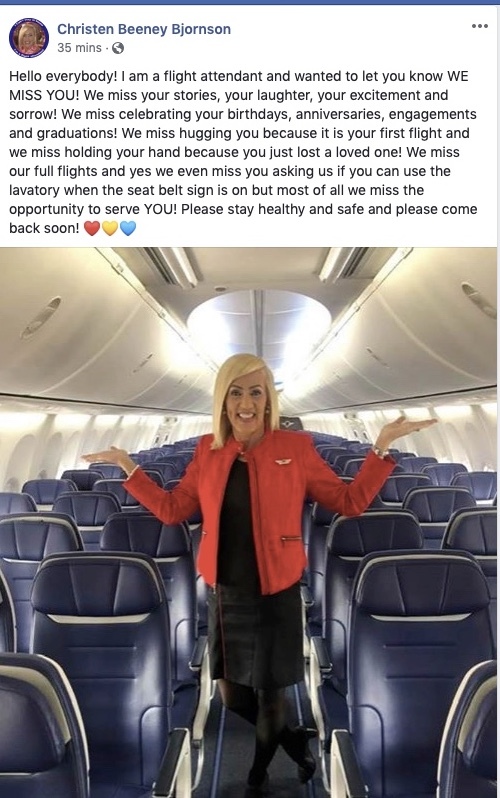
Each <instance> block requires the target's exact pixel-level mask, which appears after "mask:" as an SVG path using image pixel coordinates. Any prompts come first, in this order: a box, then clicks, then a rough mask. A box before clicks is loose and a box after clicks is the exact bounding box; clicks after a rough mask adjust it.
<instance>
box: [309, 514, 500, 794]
mask: <svg viewBox="0 0 500 798" xmlns="http://www.w3.org/2000/svg"><path fill="white" fill-rule="evenodd" d="M349 520H351V519H349ZM349 537H351V536H348V535H347V534H346V536H345V542H346V544H347V542H348V538H349ZM342 559H343V562H342V563H337V573H336V574H335V577H336V579H337V582H339V581H341V580H342V579H344V581H347V580H348V579H349V577H348V575H347V571H348V570H349V569H350V571H351V576H350V582H351V591H350V595H349V597H347V596H346V595H345V593H344V596H343V601H344V603H345V602H346V601H347V602H348V607H349V609H348V611H347V617H346V621H345V623H346V628H345V629H342V624H341V623H340V622H339V621H338V620H337V619H333V618H328V617H325V627H324V634H323V636H321V637H315V638H312V640H311V649H310V673H309V691H310V697H311V703H312V708H313V716H314V719H315V722H316V725H317V728H318V731H319V741H320V743H319V753H320V757H321V762H322V771H323V778H324V781H325V786H326V787H327V789H328V790H330V788H331V791H332V794H335V796H336V798H343V796H356V798H363V797H364V796H368V795H369V796H370V798H394V797H395V796H398V798H414V797H415V796H417V795H418V796H419V798H435V796H436V795H438V796H440V798H443V797H444V796H446V798H450V796H454V798H456V797H457V796H460V798H466V796H467V798H471V796H474V798H486V796H487V797H488V798H490V796H493V795H494V794H495V793H494V791H493V787H494V784H493V782H494V780H496V737H495V733H496V723H495V721H494V712H495V708H496V704H493V703H492V702H494V701H496V692H495V690H493V691H491V690H490V691H489V692H488V696H489V697H488V700H487V701H486V704H485V705H484V709H483V710H482V713H479V714H480V717H479V720H478V725H477V726H474V731H473V733H472V736H471V737H468V735H469V732H471V729H472V727H473V724H472V720H471V717H470V716H469V717H468V718H467V719H466V721H465V722H464V715H465V716H466V715H467V711H466V710H465V711H464V709H463V705H462V704H460V707H461V709H460V711H458V714H457V704H458V703H459V701H458V699H457V701H455V702H454V697H455V696H456V694H457V690H459V686H460V684H461V681H462V679H463V678H464V677H465V676H466V674H468V675H467V681H466V682H465V687H462V697H463V695H464V693H465V695H466V701H469V702H470V701H471V694H472V687H471V684H473V683H474V681H475V679H477V673H478V670H477V666H478V665H479V663H482V662H485V661H487V662H488V665H487V666H484V668H483V666H480V668H479V670H480V671H481V673H483V672H484V671H486V674H487V677H488V679H490V678H491V679H493V677H494V675H495V670H496V663H495V662H494V660H495V656H496V655H495V643H494V639H493V629H492V623H491V616H490V603H491V597H490V590H489V587H488V581H487V578H486V576H485V574H484V573H483V571H482V569H481V566H480V564H479V562H478V561H477V560H476V559H475V558H474V557H473V556H472V555H471V554H469V553H468V552H465V551H457V550H450V551H425V550H422V549H420V550H419V549H416V550H415V549H401V550H398V551H389V550H385V551H377V552H372V553H370V554H367V555H365V556H364V557H363V558H362V560H361V562H358V563H357V564H356V571H355V573H354V572H353V569H352V567H351V566H350V562H351V553H350V552H349V553H346V554H345V555H344V556H343V558H342ZM342 570H343V571H344V573H343V574H342V572H341V571H342ZM328 585H329V589H330V594H331V595H330V601H332V602H333V601H334V595H333V592H334V590H335V589H336V588H334V585H333V581H332V582H328ZM325 601H326V595H325ZM339 638H340V639H344V640H345V644H346V647H347V658H346V660H345V662H346V666H345V690H344V692H345V697H343V696H342V695H341V694H340V693H339V691H338V689H337V682H336V680H335V677H334V675H333V674H334V672H335V670H336V667H337V662H338V653H339V652H338V650H337V642H338V639H339ZM471 669H472V670H471ZM336 675H337V676H338V673H337V674H336ZM495 678H496V677H495ZM495 687H496V681H495ZM490 693H491V695H490ZM485 696H486V692H485V691H482V692H481V693H480V694H479V695H478V694H476V699H475V707H477V705H478V703H480V701H482V699H483V697H485ZM461 700H462V699H460V701H461ZM492 706H493V710H492ZM448 713H450V715H448ZM447 718H448V720H447ZM461 723H462V724H463V725H462V731H461V732H460V733H458V732H457V729H458V728H459V726H460V724H461ZM483 733H485V734H486V736H487V737H488V742H487V744H486V748H481V753H479V743H480V741H481V737H482V735H483ZM442 740H443V741H444V742H443V748H442V750H441V756H440V746H441V741H442ZM493 745H494V748H493ZM494 751H495V753H493V752H494ZM329 752H330V756H328V754H329ZM436 791H437V792H436Z"/></svg>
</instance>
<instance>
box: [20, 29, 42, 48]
mask: <svg viewBox="0 0 500 798" xmlns="http://www.w3.org/2000/svg"><path fill="white" fill-rule="evenodd" d="M27 33H32V34H33V36H34V37H35V41H34V42H33V45H36V46H37V47H38V46H40V41H39V39H40V34H41V30H40V26H39V25H37V24H36V23H35V22H23V24H22V25H21V27H20V28H19V33H18V35H17V46H18V49H19V50H20V51H21V52H23V49H22V48H23V46H24V37H25V35H26V34H27ZM33 45H32V46H33Z"/></svg>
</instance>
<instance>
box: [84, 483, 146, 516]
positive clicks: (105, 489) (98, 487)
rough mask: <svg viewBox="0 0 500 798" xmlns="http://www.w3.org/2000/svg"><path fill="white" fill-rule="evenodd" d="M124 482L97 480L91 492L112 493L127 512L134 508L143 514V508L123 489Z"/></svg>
mask: <svg viewBox="0 0 500 798" xmlns="http://www.w3.org/2000/svg"><path fill="white" fill-rule="evenodd" d="M124 481H125V480H124V479H98V480H97V482H94V487H93V490H94V491H98V492H100V493H112V494H113V496H115V497H116V498H117V499H118V502H119V504H120V507H124V508H126V509H127V510H132V509H133V508H135V509H137V510H141V511H142V512H144V507H143V506H142V505H141V504H139V502H138V501H137V499H135V498H134V496H132V494H131V493H129V492H128V490H126V488H124V487H123V483H124Z"/></svg>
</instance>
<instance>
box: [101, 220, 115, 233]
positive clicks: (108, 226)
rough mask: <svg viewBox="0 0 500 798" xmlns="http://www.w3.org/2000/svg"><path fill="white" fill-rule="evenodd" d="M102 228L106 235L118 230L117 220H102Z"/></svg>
mask: <svg viewBox="0 0 500 798" xmlns="http://www.w3.org/2000/svg"><path fill="white" fill-rule="evenodd" d="M102 229H103V230H104V232H105V233H107V234H108V236H112V235H113V233H116V231H117V230H118V222H103V223H102Z"/></svg>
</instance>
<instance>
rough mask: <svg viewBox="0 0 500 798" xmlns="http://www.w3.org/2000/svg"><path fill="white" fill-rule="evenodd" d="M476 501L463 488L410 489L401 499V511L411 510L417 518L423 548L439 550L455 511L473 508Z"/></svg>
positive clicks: (433, 487) (432, 487) (431, 487)
mask: <svg viewBox="0 0 500 798" xmlns="http://www.w3.org/2000/svg"><path fill="white" fill-rule="evenodd" d="M475 506H476V501H475V499H474V497H473V496H472V494H471V493H469V491H468V490H466V489H465V488H456V487H449V488H447V487H441V488H439V487H435V486H430V487H424V488H412V489H411V490H409V491H408V493H407V494H406V495H405V497H404V499H403V504H402V507H403V510H411V511H412V512H413V513H415V515H416V516H417V518H418V521H419V524H420V526H421V528H422V532H423V535H424V546H425V548H428V549H439V548H440V546H441V541H442V539H443V535H444V531H445V529H446V525H447V523H448V521H449V520H450V518H451V516H452V515H453V513H454V512H455V511H456V510H461V509H464V508H467V507H475Z"/></svg>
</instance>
